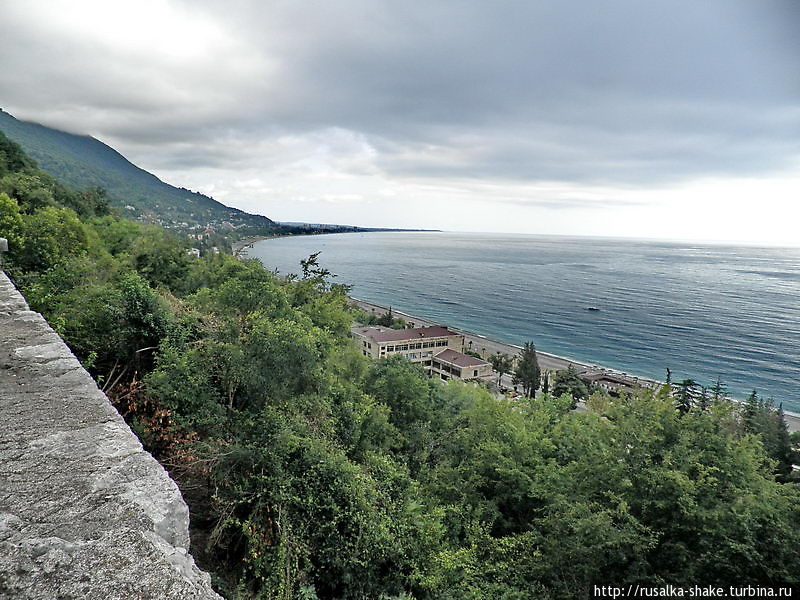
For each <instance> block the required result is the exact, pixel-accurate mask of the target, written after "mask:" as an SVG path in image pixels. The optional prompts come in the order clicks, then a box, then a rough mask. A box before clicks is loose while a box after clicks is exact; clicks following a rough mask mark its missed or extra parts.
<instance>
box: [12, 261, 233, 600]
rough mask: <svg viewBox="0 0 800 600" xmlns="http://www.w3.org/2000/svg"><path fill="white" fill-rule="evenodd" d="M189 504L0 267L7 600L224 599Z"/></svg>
mask: <svg viewBox="0 0 800 600" xmlns="http://www.w3.org/2000/svg"><path fill="white" fill-rule="evenodd" d="M188 524H189V511H188V509H187V507H186V504H185V503H184V501H183V498H182V497H181V495H180V492H179V490H178V487H177V486H176V485H175V482H173V481H172V480H171V479H170V478H169V476H168V475H167V473H166V471H165V470H164V469H163V468H162V467H161V465H159V464H158V462H157V461H156V460H155V459H154V458H153V457H152V456H150V455H149V454H148V453H146V452H145V451H144V450H143V449H142V446H141V444H140V443H139V440H138V439H137V438H136V436H135V435H134V434H133V433H132V432H131V430H130V429H129V428H128V426H127V425H126V424H125V422H124V421H123V420H122V418H121V417H120V416H119V414H118V413H117V412H116V410H114V408H113V407H112V406H111V404H110V402H109V401H108V399H107V398H106V397H105V395H104V394H103V393H102V392H101V391H100V390H98V389H97V386H96V385H95V384H94V382H93V380H92V379H91V377H90V376H89V374H88V373H87V372H86V371H85V370H84V369H83V367H81V365H80V363H79V362H78V361H77V359H76V358H75V357H74V356H73V355H72V353H71V352H70V351H69V349H68V348H67V346H66V345H65V344H64V342H63V341H61V339H60V338H59V337H58V335H56V333H55V332H54V331H53V330H52V329H51V328H50V327H49V326H48V325H47V323H46V322H45V320H44V319H43V318H42V317H41V316H40V315H39V314H37V313H34V312H31V311H30V310H29V309H28V306H27V305H26V303H25V301H24V299H23V298H22V296H21V295H20V294H19V292H17V290H16V289H15V288H14V287H13V285H12V284H11V282H10V281H9V280H8V278H7V277H6V276H5V274H3V273H2V272H0V598H20V599H37V600H38V599H42V600H44V599H47V600H51V599H63V600H67V599H73V598H74V599H78V598H80V599H84V598H87V599H103V600H111V599H116V598H120V599H122V598H125V599H134V598H141V599H145V598H154V599H155V598H158V599H162V598H167V599H171V598H176V599H177V598H180V599H184V598H187V599H191V598H198V599H199V598H215V599H216V598H219V596H218V595H217V594H216V593H215V592H214V591H213V590H212V589H211V586H210V584H209V576H208V575H207V574H206V573H203V572H202V571H200V570H199V569H198V568H197V567H196V566H195V564H194V560H193V559H192V557H191V555H190V554H188V547H189V532H188Z"/></svg>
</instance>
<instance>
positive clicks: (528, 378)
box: [514, 342, 542, 398]
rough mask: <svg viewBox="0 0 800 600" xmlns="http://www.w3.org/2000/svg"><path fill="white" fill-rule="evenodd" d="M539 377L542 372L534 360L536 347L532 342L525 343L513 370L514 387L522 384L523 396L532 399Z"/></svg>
mask: <svg viewBox="0 0 800 600" xmlns="http://www.w3.org/2000/svg"><path fill="white" fill-rule="evenodd" d="M541 375H542V371H541V369H540V368H539V361H538V359H537V358H536V346H534V345H533V342H526V343H525V346H523V348H522V350H521V351H520V353H519V357H518V358H517V366H516V368H515V369H514V385H517V384H522V390H523V392H524V393H525V395H526V396H528V397H530V398H532V397H534V396H535V395H536V390H538V389H539V384H540V383H541Z"/></svg>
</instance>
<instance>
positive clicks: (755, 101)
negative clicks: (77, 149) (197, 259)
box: [0, 0, 800, 245]
mask: <svg viewBox="0 0 800 600" xmlns="http://www.w3.org/2000/svg"><path fill="white" fill-rule="evenodd" d="M0 66H1V67H2V68H0V106H2V107H3V108H4V109H6V110H7V111H9V112H11V113H12V114H13V115H15V116H16V117H18V118H21V119H25V120H32V121H37V122H40V123H43V124H46V125H50V126H54V127H58V128H62V129H67V130H69V131H73V132H77V133H88V134H91V135H93V136H95V137H97V138H99V139H101V140H102V141H104V142H106V143H108V144H110V145H111V146H113V147H114V148H116V149H117V150H119V151H120V152H122V153H123V154H124V155H125V156H126V157H128V158H129V159H130V160H132V161H133V162H134V163H136V164H137V165H139V166H141V167H143V168H145V169H147V170H148V171H151V172H153V173H155V174H156V175H158V176H159V177H161V178H162V179H164V180H165V181H167V182H169V183H172V184H174V185H178V186H183V187H188V188H191V189H195V190H199V191H202V192H204V193H207V194H210V195H212V196H214V197H215V198H216V199H218V200H220V201H222V202H224V203H226V204H229V205H231V206H236V207H238V208H242V209H244V210H247V211H250V212H256V213H261V214H265V215H267V216H269V217H271V218H273V219H276V220H283V221H310V222H334V223H349V224H355V225H368V226H386V227H394V226H397V227H421V228H439V229H448V230H459V231H498V232H522V233H553V234H589V235H619V236H635V237H661V238H664V237H666V238H678V239H698V240H741V241H750V242H770V243H779V244H780V243H783V244H792V245H800V233H799V232H798V229H800V208H798V205H799V204H798V199H800V171H799V170H798V167H800V2H798V1H797V0H702V1H701V0H685V1H684V0H669V1H667V0H649V1H646V2H643V1H642V0H603V1H597V0H581V1H577V0H548V1H544V0H540V1H536V0H526V1H519V2H505V1H495V0H493V1H491V2H489V1H485V2H468V1H465V0H458V1H455V0H454V1H438V0H427V1H408V2H405V1H403V2H398V1H396V0H395V1H386V2H383V1H380V0H363V1H358V0H335V1H333V0H331V1H329V2H311V1H305V2H304V1H298V0H286V1H275V2H266V1H264V2H262V1H258V0H249V1H248V0H226V1H225V2H219V1H214V2H212V1H210V0H208V1H198V0H194V1H191V2H190V1H188V0H187V1H177V0H137V1H136V2H123V1H114V2H109V1H107V0H98V1H81V0H63V1H59V0H46V1H45V0H18V1H17V0H10V1H8V2H4V3H3V16H2V19H0Z"/></svg>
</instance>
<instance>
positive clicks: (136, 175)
mask: <svg viewBox="0 0 800 600" xmlns="http://www.w3.org/2000/svg"><path fill="white" fill-rule="evenodd" d="M0 131H2V132H3V133H5V134H6V135H7V136H8V137H9V138H10V139H12V140H14V141H15V142H17V143H18V144H19V145H20V146H22V148H23V149H24V150H25V152H26V153H27V154H28V155H29V156H31V157H33V158H34V159H35V160H36V162H37V163H38V164H39V168H41V169H42V170H43V171H46V172H48V173H50V174H51V175H53V176H54V177H56V178H58V179H59V180H61V181H63V182H64V183H67V184H69V185H71V186H73V187H76V188H80V189H83V188H88V187H93V186H98V187H102V188H104V189H105V190H106V191H107V192H108V197H109V200H110V201H111V205H112V206H115V207H117V208H118V209H120V212H121V213H122V214H124V215H126V216H129V217H131V218H134V219H137V220H140V221H146V222H153V223H158V224H160V225H163V226H165V227H192V226H196V225H201V226H204V227H205V226H211V227H225V228H231V226H233V227H235V228H243V227H246V228H248V229H253V228H256V229H260V230H273V229H276V228H277V227H278V225H276V224H275V223H274V222H273V221H272V220H271V219H268V218H267V217H263V216H260V215H251V214H249V213H246V212H244V211H241V210H239V209H237V208H230V207H228V206H225V205H224V204H222V203H220V202H217V201H216V200H214V199H213V198H210V197H209V196H205V195H203V194H200V193H198V192H192V191H190V190H187V189H183V188H177V187H174V186H172V185H169V184H168V183H164V182H163V181H161V180H160V179H159V178H158V177H156V176H155V175H153V174H152V173H148V172H147V171H145V170H144V169H141V168H139V167H137V166H136V165H134V164H133V163H131V162H130V161H129V160H128V159H126V158H125V157H124V156H122V155H121V154H120V153H119V152H117V151H116V150H114V149H113V148H111V147H110V146H107V145H106V144H104V143H103V142H101V141H99V140H96V139H95V138H93V137H91V136H88V135H75V134H72V133H67V132H66V131H60V130H58V129H52V128H50V127H45V126H44V125H39V124H37V123H29V122H26V121H20V120H19V119H16V118H14V117H13V116H11V115H10V114H8V113H7V112H5V111H3V110H2V109H0Z"/></svg>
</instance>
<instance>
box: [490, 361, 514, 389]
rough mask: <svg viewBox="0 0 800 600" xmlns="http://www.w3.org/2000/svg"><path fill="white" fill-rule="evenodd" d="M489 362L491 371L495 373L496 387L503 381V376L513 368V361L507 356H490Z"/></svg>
mask: <svg viewBox="0 0 800 600" xmlns="http://www.w3.org/2000/svg"><path fill="white" fill-rule="evenodd" d="M489 362H490V363H491V365H492V369H494V371H495V372H496V373H497V385H498V387H499V386H500V382H501V381H502V379H503V375H505V374H506V373H509V372H510V371H511V369H512V368H513V367H514V359H513V358H511V357H510V356H509V355H508V354H500V353H499V352H498V353H497V354H492V355H491V356H490V357H489Z"/></svg>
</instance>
